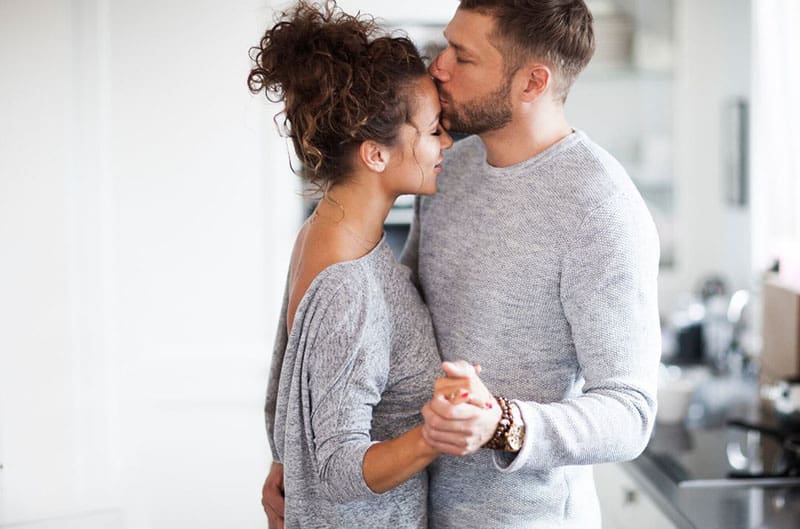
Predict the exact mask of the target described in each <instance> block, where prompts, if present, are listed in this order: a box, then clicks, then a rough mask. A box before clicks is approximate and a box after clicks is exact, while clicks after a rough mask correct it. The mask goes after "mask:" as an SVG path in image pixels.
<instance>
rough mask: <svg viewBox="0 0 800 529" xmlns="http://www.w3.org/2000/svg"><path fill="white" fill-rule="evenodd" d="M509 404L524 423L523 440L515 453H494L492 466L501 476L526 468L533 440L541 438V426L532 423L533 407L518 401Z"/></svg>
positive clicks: (497, 451)
mask: <svg viewBox="0 0 800 529" xmlns="http://www.w3.org/2000/svg"><path fill="white" fill-rule="evenodd" d="M511 402H512V403H513V404H516V405H517V408H519V413H520V415H521V416H522V421H523V422H524V423H525V440H524V441H523V442H522V448H520V450H519V452H517V453H512V452H502V451H500V450H495V451H494V454H493V456H494V457H493V458H492V459H493V460H494V466H495V468H497V470H499V471H500V472H501V473H503V474H510V473H512V472H516V471H518V470H519V469H521V468H523V467H524V466H526V463H527V461H528V459H530V457H531V454H532V452H533V439H534V438H537V439H540V438H541V437H542V435H541V425H540V424H538V423H535V422H534V421H533V418H534V417H535V416H536V413H535V412H534V411H533V407H532V406H531V405H530V404H529V403H527V402H522V401H519V400H512V401H511Z"/></svg>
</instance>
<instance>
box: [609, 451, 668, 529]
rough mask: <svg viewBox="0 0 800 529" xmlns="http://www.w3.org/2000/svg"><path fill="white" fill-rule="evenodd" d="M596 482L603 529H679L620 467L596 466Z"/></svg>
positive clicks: (610, 465)
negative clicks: (644, 528)
mask: <svg viewBox="0 0 800 529" xmlns="http://www.w3.org/2000/svg"><path fill="white" fill-rule="evenodd" d="M594 480H595V486H596V487H597V496H598V498H599V499H600V509H601V511H602V515H603V528H604V529H641V528H642V527H646V528H647V529H677V526H676V525H675V524H673V523H672V521H670V519H669V518H667V516H666V515H665V514H664V513H663V512H661V510H660V509H659V508H658V506H656V504H655V503H654V502H653V500H652V499H650V498H649V497H648V496H647V495H646V494H645V493H644V492H643V491H642V490H641V488H640V487H639V486H638V485H637V484H636V482H635V481H634V480H633V478H631V477H630V476H629V475H628V474H627V473H626V472H625V470H623V468H622V467H621V466H620V465H619V464H616V463H611V464H606V465H597V466H595V467H594Z"/></svg>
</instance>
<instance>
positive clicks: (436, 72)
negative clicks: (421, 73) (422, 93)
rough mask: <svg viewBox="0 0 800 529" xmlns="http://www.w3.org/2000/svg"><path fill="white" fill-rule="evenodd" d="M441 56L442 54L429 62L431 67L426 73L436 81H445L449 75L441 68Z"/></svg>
mask: <svg viewBox="0 0 800 529" xmlns="http://www.w3.org/2000/svg"><path fill="white" fill-rule="evenodd" d="M442 55H444V52H442V53H440V54H439V55H437V56H436V58H435V59H434V60H433V62H431V65H430V66H429V67H428V73H429V74H431V76H432V77H433V78H434V79H436V80H438V81H447V80H448V79H449V78H450V75H449V74H448V73H447V70H445V69H444V68H442Z"/></svg>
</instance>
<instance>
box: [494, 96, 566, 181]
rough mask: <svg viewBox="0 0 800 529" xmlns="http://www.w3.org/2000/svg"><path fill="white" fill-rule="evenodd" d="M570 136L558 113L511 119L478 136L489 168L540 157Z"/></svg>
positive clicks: (561, 114)
mask: <svg viewBox="0 0 800 529" xmlns="http://www.w3.org/2000/svg"><path fill="white" fill-rule="evenodd" d="M572 132H573V129H572V127H570V125H569V123H567V119H566V116H564V113H563V110H562V111H553V112H552V113H550V114H547V115H541V114H540V115H539V116H535V117H534V116H526V117H525V119H515V120H513V121H512V122H511V123H509V124H508V125H506V126H505V127H503V128H501V129H497V130H493V131H489V132H485V133H483V134H481V135H480V138H481V140H482V141H483V144H484V146H485V147H486V161H487V163H488V164H489V165H491V166H493V167H508V166H511V165H515V164H518V163H520V162H524V161H525V160H529V159H531V158H533V157H534V156H536V155H537V154H539V153H542V152H544V151H546V150H547V149H549V148H550V147H552V146H553V145H555V144H556V143H558V142H559V141H561V140H562V139H564V138H565V137H567V136H569V135H570V134H571V133H572Z"/></svg>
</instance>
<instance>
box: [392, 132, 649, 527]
mask: <svg viewBox="0 0 800 529" xmlns="http://www.w3.org/2000/svg"><path fill="white" fill-rule="evenodd" d="M658 254H659V250H658V238H657V235H656V231H655V228H654V225H653V222H652V220H651V217H650V215H649V213H648V211H647V208H646V207H645V204H644V202H643V201H642V199H641V197H640V195H639V193H638V192H637V190H636V188H635V187H634V185H633V183H632V182H631V180H630V179H629V178H628V176H627V174H626V173H625V170H624V169H623V168H622V167H621V166H620V165H619V163H617V161H616V160H614V159H613V158H612V157H611V156H610V155H609V154H608V153H607V152H605V151H603V150H602V149H601V148H599V147H598V146H597V145H595V144H594V143H592V142H591V141H590V140H589V139H588V138H587V137H586V135H585V134H583V133H581V132H576V133H573V134H571V135H570V136H568V137H566V138H565V139H563V140H561V141H560V142H559V143H557V144H556V145H554V146H553V147H551V148H550V149H548V150H547V151H545V152H543V153H541V154H539V155H538V156H536V157H534V158H532V159H530V160H527V161H525V162H522V163H520V164H517V165H514V166H512V167H506V168H495V167H491V166H489V165H488V164H487V163H486V153H485V150H484V147H483V144H482V143H481V141H480V139H479V138H478V137H471V138H467V139H465V140H463V141H461V142H459V143H458V144H456V146H455V147H454V148H453V149H452V150H451V151H449V152H448V154H447V156H446V161H445V166H444V172H443V173H442V175H441V176H440V179H439V182H438V193H437V194H436V195H434V196H431V197H424V198H422V199H421V201H419V203H418V207H417V211H416V218H415V221H414V224H413V226H412V233H411V236H410V238H409V240H408V243H407V246H406V249H405V251H404V256H403V261H404V262H405V263H406V264H408V265H409V266H410V267H411V268H412V269H413V270H415V275H416V278H417V280H418V283H419V286H420V288H421V291H422V294H423V297H424V298H425V300H426V302H427V304H428V307H429V309H430V311H431V315H432V317H433V323H434V329H435V332H436V338H437V341H438V344H439V348H440V352H441V354H442V356H443V357H444V358H445V359H466V360H469V361H471V362H478V363H480V364H481V365H482V366H483V373H482V374H481V378H482V379H483V380H484V382H485V383H486V385H487V386H488V387H489V389H490V390H491V391H492V392H494V393H495V394H497V395H502V396H506V397H508V398H512V399H516V400H517V402H518V404H519V406H520V408H521V411H522V414H523V417H524V420H525V424H526V426H527V435H526V437H525V444H524V446H523V448H522V451H521V452H520V453H519V454H518V455H516V457H513V458H511V457H503V456H501V455H499V453H495V452H492V451H489V450H481V451H479V452H478V453H477V454H475V455H473V456H469V457H464V458H456V457H440V458H439V459H438V460H437V461H436V462H434V463H433V464H432V465H431V466H430V467H429V472H430V477H431V482H430V486H431V489H430V513H429V515H430V524H431V527H435V528H436V529H450V528H453V529H456V528H458V529H470V528H475V529H485V528H488V527H504V528H523V527H524V528H531V527H534V528H539V527H541V528H549V529H551V528H564V527H570V528H571V527H580V528H582V529H591V528H599V527H600V514H599V509H598V504H597V499H596V494H595V491H594V483H593V479H592V470H591V467H590V466H589V465H592V464H595V463H604V462H610V461H619V460H626V459H631V458H633V457H635V456H637V455H638V454H639V453H640V452H641V451H642V450H643V449H644V447H645V445H646V443H647V440H648V438H649V435H650V431H651V428H652V424H653V418H654V416H655V407H656V403H655V394H656V374H657V366H658V360H659V353H660V331H659V321H658V310H657V303H656V275H657V272H658Z"/></svg>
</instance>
